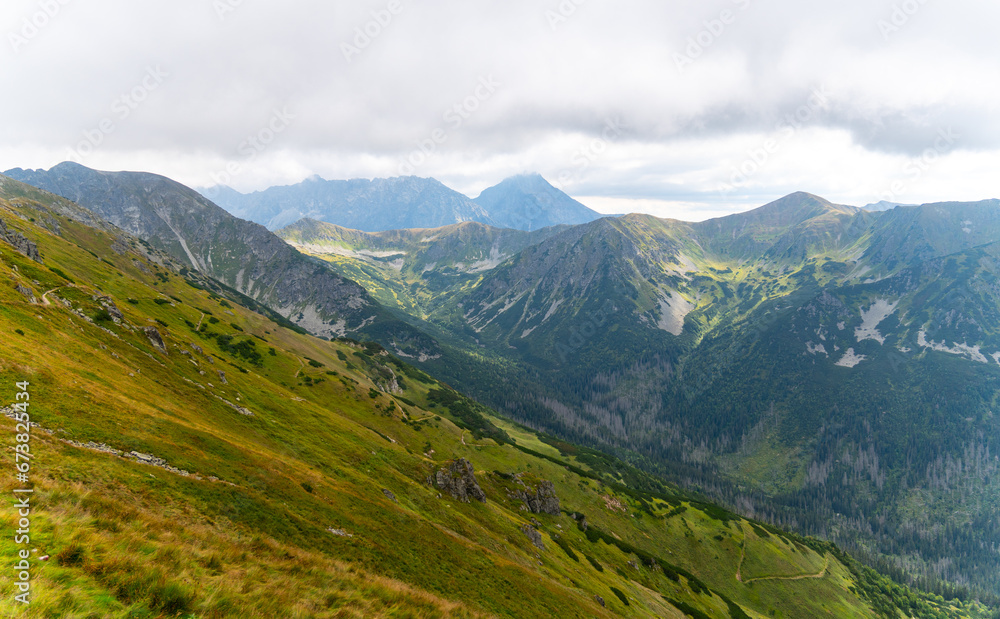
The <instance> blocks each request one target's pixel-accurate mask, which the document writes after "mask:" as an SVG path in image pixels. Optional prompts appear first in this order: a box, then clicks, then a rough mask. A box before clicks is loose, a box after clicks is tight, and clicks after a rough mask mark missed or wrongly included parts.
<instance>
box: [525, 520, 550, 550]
mask: <svg viewBox="0 0 1000 619" xmlns="http://www.w3.org/2000/svg"><path fill="white" fill-rule="evenodd" d="M521 533H524V536H525V537H527V538H528V539H529V540H531V543H532V544H534V545H535V546H536V547H538V548H539V549H541V550H545V544H544V543H543V542H542V534H541V533H539V532H538V529H536V528H535V527H533V526H531V525H530V524H526V525H523V526H522V527H521Z"/></svg>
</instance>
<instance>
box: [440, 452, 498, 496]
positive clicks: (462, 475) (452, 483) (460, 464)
mask: <svg viewBox="0 0 1000 619" xmlns="http://www.w3.org/2000/svg"><path fill="white" fill-rule="evenodd" d="M434 482H435V485H436V486H437V487H438V488H440V489H441V490H445V491H447V492H448V493H449V494H450V495H451V496H453V497H455V498H456V499H458V500H460V501H463V502H465V503H468V502H469V499H470V498H471V499H476V500H477V501H481V502H483V503H485V502H486V494H484V493H483V489H482V488H480V487H479V482H477V481H476V475H475V471H474V470H473V468H472V463H471V462H469V461H468V460H466V459H465V458H459V459H458V460H455V461H454V462H452V463H451V464H449V465H448V466H446V467H445V468H443V469H441V470H440V471H438V472H437V475H435V478H434Z"/></svg>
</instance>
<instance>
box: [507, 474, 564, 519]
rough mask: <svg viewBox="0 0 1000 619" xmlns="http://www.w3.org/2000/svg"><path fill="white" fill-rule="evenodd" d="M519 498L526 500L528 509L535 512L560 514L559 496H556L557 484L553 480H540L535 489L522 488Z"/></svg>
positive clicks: (518, 494)
mask: <svg viewBox="0 0 1000 619" xmlns="http://www.w3.org/2000/svg"><path fill="white" fill-rule="evenodd" d="M517 498H519V499H521V500H522V501H524V504H525V505H526V506H527V507H528V511H530V512H531V513H533V514H549V515H552V516H558V515H559V497H557V496H556V490H555V486H554V485H553V484H552V482H551V481H541V482H539V484H538V488H537V489H535V490H532V489H531V488H528V490H527V491H525V490H520V491H518V493H517Z"/></svg>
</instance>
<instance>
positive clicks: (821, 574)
mask: <svg viewBox="0 0 1000 619" xmlns="http://www.w3.org/2000/svg"><path fill="white" fill-rule="evenodd" d="M824 558H825V561H824V562H823V569H821V570H820V571H819V572H817V573H815V574H799V575H798V576H760V577H759V578H748V579H746V580H744V581H743V582H745V583H750V582H756V581H758V580H804V579H806V578H823V577H824V576H826V570H828V569H829V568H830V555H827V556H826V557H824Z"/></svg>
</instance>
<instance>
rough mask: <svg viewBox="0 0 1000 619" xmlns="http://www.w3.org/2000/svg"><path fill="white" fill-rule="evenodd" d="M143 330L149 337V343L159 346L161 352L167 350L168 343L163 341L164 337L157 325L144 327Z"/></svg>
mask: <svg viewBox="0 0 1000 619" xmlns="http://www.w3.org/2000/svg"><path fill="white" fill-rule="evenodd" d="M142 332H143V333H145V334H146V337H148V338H149V343H150V344H152V345H153V346H155V347H157V348H158V349H159V350H160V352H167V345H166V344H164V343H163V337H161V336H160V331H159V329H157V328H156V327H143V328H142Z"/></svg>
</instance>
